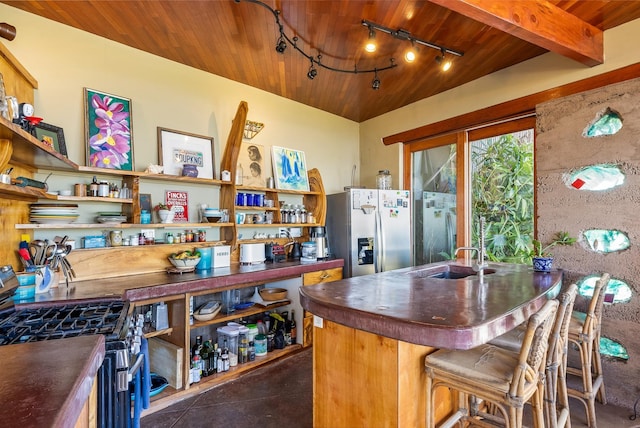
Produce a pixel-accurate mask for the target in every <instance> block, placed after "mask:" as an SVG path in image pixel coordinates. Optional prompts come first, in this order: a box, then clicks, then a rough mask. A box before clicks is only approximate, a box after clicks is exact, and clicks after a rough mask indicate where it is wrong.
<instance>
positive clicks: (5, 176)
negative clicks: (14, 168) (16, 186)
mask: <svg viewBox="0 0 640 428" xmlns="http://www.w3.org/2000/svg"><path fill="white" fill-rule="evenodd" d="M1 177H2V178H0V181H2V183H3V184H11V176H10V175H9V174H2V176H1Z"/></svg>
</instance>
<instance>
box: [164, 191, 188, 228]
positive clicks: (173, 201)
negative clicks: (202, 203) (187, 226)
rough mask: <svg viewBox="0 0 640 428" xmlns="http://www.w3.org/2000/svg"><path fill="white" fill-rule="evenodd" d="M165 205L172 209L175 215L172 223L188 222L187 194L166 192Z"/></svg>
mask: <svg viewBox="0 0 640 428" xmlns="http://www.w3.org/2000/svg"><path fill="white" fill-rule="evenodd" d="M165 199H166V203H167V205H170V206H172V207H173V211H174V212H175V213H176V215H175V217H174V218H173V221H174V223H180V222H182V223H187V222H189V193H188V192H182V191H177V190H167V192H166V196H165Z"/></svg>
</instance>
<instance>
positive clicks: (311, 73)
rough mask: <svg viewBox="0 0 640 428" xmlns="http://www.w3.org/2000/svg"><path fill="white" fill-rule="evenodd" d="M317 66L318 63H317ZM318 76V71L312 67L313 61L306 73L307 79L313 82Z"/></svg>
mask: <svg viewBox="0 0 640 428" xmlns="http://www.w3.org/2000/svg"><path fill="white" fill-rule="evenodd" d="M318 65H319V63H318ZM317 75H318V70H316V68H315V67H314V66H313V59H312V60H311V67H309V71H308V72H307V77H308V78H309V79H310V80H313V79H315V78H316V76H317Z"/></svg>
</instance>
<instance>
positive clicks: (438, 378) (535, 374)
mask: <svg viewBox="0 0 640 428" xmlns="http://www.w3.org/2000/svg"><path fill="white" fill-rule="evenodd" d="M557 309H558V301H557V300H549V301H547V302H546V303H545V304H544V306H543V307H542V309H540V310H539V311H538V312H536V313H535V314H533V315H532V316H531V317H530V318H529V321H528V322H527V331H526V333H525V335H524V338H523V340H522V346H521V348H520V351H519V352H513V351H510V350H508V349H503V348H500V347H498V346H494V345H490V344H484V345H480V346H478V347H475V348H472V349H469V350H465V351H458V350H448V349H442V350H439V351H436V352H434V353H432V354H430V355H428V356H427V357H426V359H425V369H426V374H427V382H426V401H427V402H426V407H427V408H426V422H427V427H428V428H433V427H434V426H435V422H434V411H433V409H435V403H434V396H435V394H434V392H435V390H436V388H439V387H448V388H451V389H454V390H457V391H458V407H459V408H458V410H457V411H456V412H455V413H454V414H453V415H451V417H450V418H449V419H447V420H446V421H445V422H444V424H443V425H441V426H442V427H445V426H446V427H450V426H453V425H454V424H456V423H457V422H458V421H459V420H461V419H463V420H467V419H473V422H474V424H477V425H481V426H495V423H496V422H498V423H502V424H504V425H505V426H507V427H509V428H519V427H522V414H523V409H524V404H525V403H526V402H530V403H531V405H532V408H533V410H534V411H533V416H534V423H535V426H536V427H540V428H542V427H544V413H543V409H542V407H543V404H542V402H543V394H544V382H543V381H542V379H541V373H540V372H541V371H542V364H543V363H544V361H545V357H546V354H547V346H548V343H549V334H550V332H551V328H552V326H553V321H554V319H555V315H556V311H557ZM478 400H483V401H487V402H488V403H490V404H491V405H493V406H495V407H496V408H497V409H498V410H499V411H500V413H501V414H502V416H503V417H502V418H501V417H499V416H496V415H495V414H491V413H488V412H485V411H483V410H481V409H480V408H479V406H478V405H477V403H478Z"/></svg>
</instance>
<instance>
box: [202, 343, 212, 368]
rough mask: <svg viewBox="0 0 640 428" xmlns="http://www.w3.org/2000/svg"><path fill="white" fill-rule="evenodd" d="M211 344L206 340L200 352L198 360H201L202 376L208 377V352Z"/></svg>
mask: <svg viewBox="0 0 640 428" xmlns="http://www.w3.org/2000/svg"><path fill="white" fill-rule="evenodd" d="M210 347H211V342H209V341H208V340H207V341H205V342H204V343H203V344H202V350H201V351H200V359H201V360H202V376H209V374H210V373H209V367H210V366H209V352H210V349H209V348H210Z"/></svg>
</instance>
